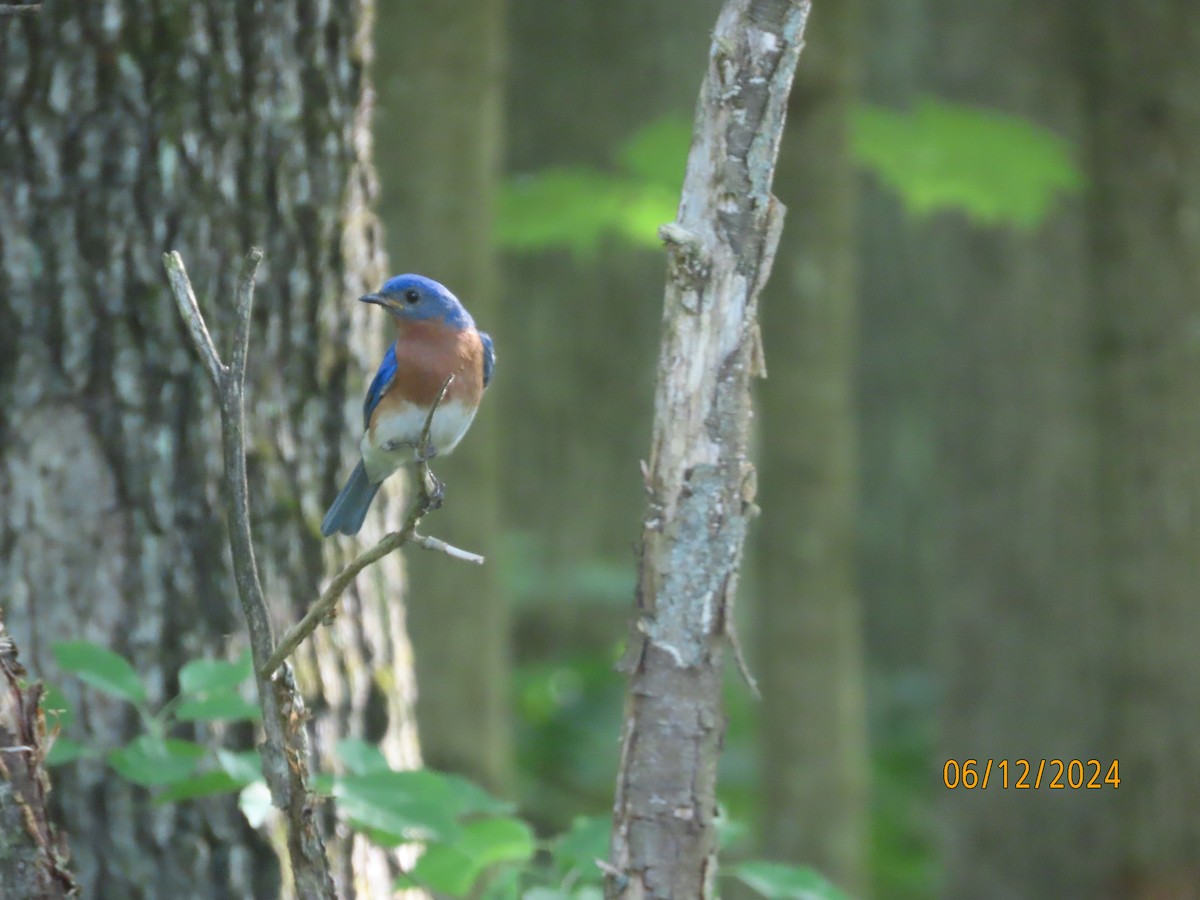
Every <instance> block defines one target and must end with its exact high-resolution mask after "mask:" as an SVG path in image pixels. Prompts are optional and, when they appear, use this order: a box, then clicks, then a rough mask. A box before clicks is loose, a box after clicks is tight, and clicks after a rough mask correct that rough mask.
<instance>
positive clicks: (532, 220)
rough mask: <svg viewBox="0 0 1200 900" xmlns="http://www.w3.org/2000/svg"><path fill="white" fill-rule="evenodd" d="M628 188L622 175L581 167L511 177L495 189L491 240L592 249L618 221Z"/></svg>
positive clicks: (525, 246)
mask: <svg viewBox="0 0 1200 900" xmlns="http://www.w3.org/2000/svg"><path fill="white" fill-rule="evenodd" d="M628 192H629V190H628V184H627V182H626V181H624V180H623V179H620V178H617V177H616V176H613V175H609V174H606V173H604V172H600V171H598V170H595V169H589V168H584V167H582V166H576V167H562V168H552V169H545V170H543V171H541V172H537V173H536V174H533V175H521V176H516V177H514V178H510V179H508V180H507V181H506V182H505V183H504V184H503V185H502V186H501V189H500V196H499V202H498V210H497V217H496V240H497V242H498V243H499V244H500V245H501V246H503V247H507V248H509V249H512V250H541V249H545V248H554V247H561V248H566V249H570V250H574V251H576V252H578V253H582V254H590V253H593V252H594V251H595V249H596V247H597V246H598V245H599V243H600V240H601V238H603V237H604V236H605V235H606V234H611V233H612V232H613V231H614V230H615V228H616V223H618V222H620V221H621V218H622V211H623V207H624V204H625V202H626V199H627V195H628Z"/></svg>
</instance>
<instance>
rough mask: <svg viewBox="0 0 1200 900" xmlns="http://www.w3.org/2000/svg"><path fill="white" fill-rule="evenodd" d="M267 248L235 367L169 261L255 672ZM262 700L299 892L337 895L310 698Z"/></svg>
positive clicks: (270, 780)
mask: <svg viewBox="0 0 1200 900" xmlns="http://www.w3.org/2000/svg"><path fill="white" fill-rule="evenodd" d="M261 259H262V251H261V250H258V249H257V248H255V249H252V250H251V251H250V252H249V253H248V254H247V256H246V263H245V265H244V267H243V270H242V276H241V278H240V279H239V282H238V296H237V322H236V325H235V329H234V335H235V337H234V344H233V351H232V358H233V361H234V364H235V365H234V367H233V368H232V369H228V368H226V367H225V366H223V365H222V364H221V360H220V358H219V357H218V356H217V351H216V348H215V347H214V346H213V342H212V338H211V337H210V336H209V333H208V328H207V326H206V325H205V323H204V317H203V315H201V313H200V308H199V306H198V305H197V303H196V296H195V293H194V292H193V291H192V286H191V282H190V280H189V279H188V276H187V270H186V269H185V267H184V265H183V259H182V258H181V257H180V255H179V254H178V253H176V252H172V253H169V254H166V255H165V257H164V260H163V263H164V265H165V266H166V269H167V275H168V277H169V279H170V281H171V288H172V291H173V293H174V295H175V303H176V305H177V306H178V308H179V313H180V315H181V316H183V319H184V321H185V322H186V323H187V326H188V331H189V333H190V334H191V336H192V343H193V344H194V345H195V347H196V351H197V352H198V353H199V355H200V359H201V361H202V362H203V363H204V365H205V368H206V370H207V372H208V375H209V380H210V381H211V382H212V384H213V390H214V391H215V393H216V395H217V401H218V404H219V406H220V409H221V447H222V453H223V456H224V463H225V519H226V523H227V525H228V528H229V545H230V551H231V556H232V558H233V571H234V578H235V580H236V582H237V587H238V596H239V598H240V599H241V602H242V611H243V612H244V613H245V615H246V624H247V627H248V629H249V631H250V651H251V654H252V655H253V658H254V663H255V670H256V672H257V671H260V670H261V667H262V664H263V663H265V662H266V660H267V659H268V658H269V657H270V655H271V651H272V648H273V646H274V637H273V636H272V634H271V620H270V617H269V616H268V615H267V606H266V601H265V599H264V598H263V590H262V584H261V582H260V580H259V576H258V564H257V563H256V562H255V559H254V543H253V539H252V536H251V533H250V500H249V490H248V488H247V485H246V453H245V415H244V400H243V394H242V386H243V382H244V379H245V368H246V345H247V337H248V335H249V329H250V311H251V306H252V302H253V291H254V276H255V274H256V272H257V270H258V263H259V260H261ZM256 680H257V684H258V702H259V705H260V706H261V707H262V711H263V731H264V732H265V739H264V741H263V743H262V760H263V776H264V778H265V779H266V782H267V786H268V787H269V788H270V791H271V800H272V802H273V803H274V804H275V805H276V806H277V807H279V808H280V809H282V810H283V811H284V818H285V820H286V821H287V826H288V851H289V855H290V857H291V864H292V873H293V875H294V877H295V885H296V893H297V895H298V896H299V897H301V898H304V900H309V898H320V900H332V898H334V896H335V895H334V889H333V878H332V876H331V875H330V871H329V861H328V860H327V859H326V857H325V845H324V841H323V840H322V839H321V833H320V831H319V830H318V828H317V821H318V816H317V808H316V805H315V803H314V800H313V796H312V794H311V793H310V792H309V789H308V740H307V735H306V734H305V730H304V723H305V721H306V720H307V714H306V713H305V710H304V700H303V698H302V697H301V696H300V692H299V691H298V690H297V689H296V685H295V682H294V681H293V679H292V678H291V673H290V671H289V672H288V673H287V674H286V676H285V677H284V678H281V679H278V680H277V681H276V683H275V684H274V685H273V684H272V683H271V679H269V678H266V677H264V676H261V675H260V676H258V677H257V679H256Z"/></svg>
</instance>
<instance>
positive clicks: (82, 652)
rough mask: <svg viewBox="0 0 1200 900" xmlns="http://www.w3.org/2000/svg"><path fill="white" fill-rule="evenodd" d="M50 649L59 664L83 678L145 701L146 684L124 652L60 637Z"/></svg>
mask: <svg viewBox="0 0 1200 900" xmlns="http://www.w3.org/2000/svg"><path fill="white" fill-rule="evenodd" d="M51 649H52V650H53V652H54V658H55V660H57V661H58V664H59V666H60V667H62V668H63V669H64V670H66V671H68V672H74V673H75V674H76V675H78V676H79V680H80V681H83V682H85V683H86V684H90V685H91V686H92V687H94V688H97V689H98V690H101V691H104V692H105V693H108V694H112V695H113V696H115V697H120V698H121V699H123V700H128V701H129V702H130V703H144V702H145V700H146V688H145V687H144V686H143V685H142V682H141V679H139V678H138V675H137V672H135V671H134V669H133V666H131V665H130V664H129V662H128V661H127V660H126V659H125V658H124V657H123V656H120V655H118V654H116V653H113V651H111V650H109V649H108V648H107V647H101V646H100V645H99V644H93V643H92V642H91V641H60V642H58V643H56V644H53V645H52V647H51Z"/></svg>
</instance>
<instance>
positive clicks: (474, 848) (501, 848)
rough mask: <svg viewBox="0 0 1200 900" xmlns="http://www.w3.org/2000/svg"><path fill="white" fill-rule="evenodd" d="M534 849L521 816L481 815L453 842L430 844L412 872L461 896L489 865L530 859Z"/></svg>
mask: <svg viewBox="0 0 1200 900" xmlns="http://www.w3.org/2000/svg"><path fill="white" fill-rule="evenodd" d="M533 851H534V842H533V833H532V832H531V831H530V830H529V826H528V825H526V824H525V823H524V822H522V821H521V820H520V819H507V818H506V819H479V820H476V821H474V822H468V823H467V824H466V825H464V826H463V829H462V834H461V835H460V837H459V838H458V840H456V841H455V842H454V843H453V844H432V845H430V846H429V847H427V848H426V850H425V852H424V853H423V854H422V855H421V858H420V859H419V860H417V865H416V866H415V867H414V868H413V870H412V876H413V878H415V879H416V880H417V881H419V882H420V883H421V884H424V885H426V886H427V887H430V888H432V889H434V890H435V891H441V892H443V893H446V894H451V895H453V896H455V897H461V896H463V895H464V894H466V893H468V892H469V891H470V890H471V887H472V886H473V885H474V884H475V881H476V880H477V879H478V878H479V876H480V875H481V874H482V873H483V871H484V870H485V869H486V868H487V867H488V866H492V865H495V864H496V863H505V862H511V863H523V862H527V861H528V860H529V859H530V858H531V857H532V856H533Z"/></svg>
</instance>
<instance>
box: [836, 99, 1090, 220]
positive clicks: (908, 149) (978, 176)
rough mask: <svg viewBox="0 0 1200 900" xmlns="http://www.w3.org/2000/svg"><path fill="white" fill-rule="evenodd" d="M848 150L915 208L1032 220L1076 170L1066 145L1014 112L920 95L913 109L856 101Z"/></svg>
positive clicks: (1073, 181)
mask: <svg viewBox="0 0 1200 900" xmlns="http://www.w3.org/2000/svg"><path fill="white" fill-rule="evenodd" d="M853 146H854V152H855V154H856V155H857V156H858V158H859V160H860V162H862V164H863V165H865V166H866V167H867V168H868V169H870V170H871V171H872V172H874V173H875V174H876V175H877V176H878V177H879V179H880V180H881V181H882V182H883V183H884V184H886V185H888V186H889V187H890V188H892V189H893V190H895V191H896V192H897V193H898V194H899V195H900V197H901V198H902V199H903V201H904V204H905V206H906V207H907V208H908V209H909V211H911V212H912V213H914V214H915V215H918V216H923V215H928V214H929V213H932V212H936V211H939V210H947V209H958V210H962V211H963V212H965V213H966V214H967V215H968V216H970V217H971V218H972V219H974V220H976V221H978V222H980V223H983V224H988V225H996V224H1004V225H1013V226H1017V227H1022V228H1032V227H1034V226H1035V225H1037V224H1038V223H1039V222H1041V221H1042V219H1044V218H1045V217H1046V215H1047V214H1048V213H1049V211H1050V210H1051V208H1052V207H1053V204H1054V203H1055V202H1056V201H1057V200H1058V199H1059V198H1060V197H1061V196H1063V195H1065V194H1070V193H1074V192H1076V191H1078V190H1079V189H1080V188H1081V187H1082V186H1083V176H1082V174H1081V173H1080V171H1079V168H1078V167H1077V166H1076V164H1075V163H1074V161H1073V160H1072V158H1071V146H1070V145H1069V144H1068V142H1066V141H1065V140H1063V139H1062V138H1060V137H1058V136H1057V135H1055V134H1053V133H1052V132H1050V131H1048V130H1047V129H1045V128H1041V127H1039V126H1037V125H1034V124H1033V123H1032V122H1029V121H1027V120H1026V119H1023V118H1021V117H1019V116H1010V115H1005V114H1003V113H1000V112H997V111H995V110H986V109H980V108H977V107H972V106H965V105H960V104H955V103H948V102H945V101H942V100H937V99H933V98H924V99H922V100H921V101H919V102H918V103H917V104H916V107H915V108H914V109H913V110H912V111H900V110H892V109H887V108H884V107H882V106H875V105H872V104H863V105H861V106H859V108H858V110H857V111H856V113H855V115H854V137H853Z"/></svg>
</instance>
